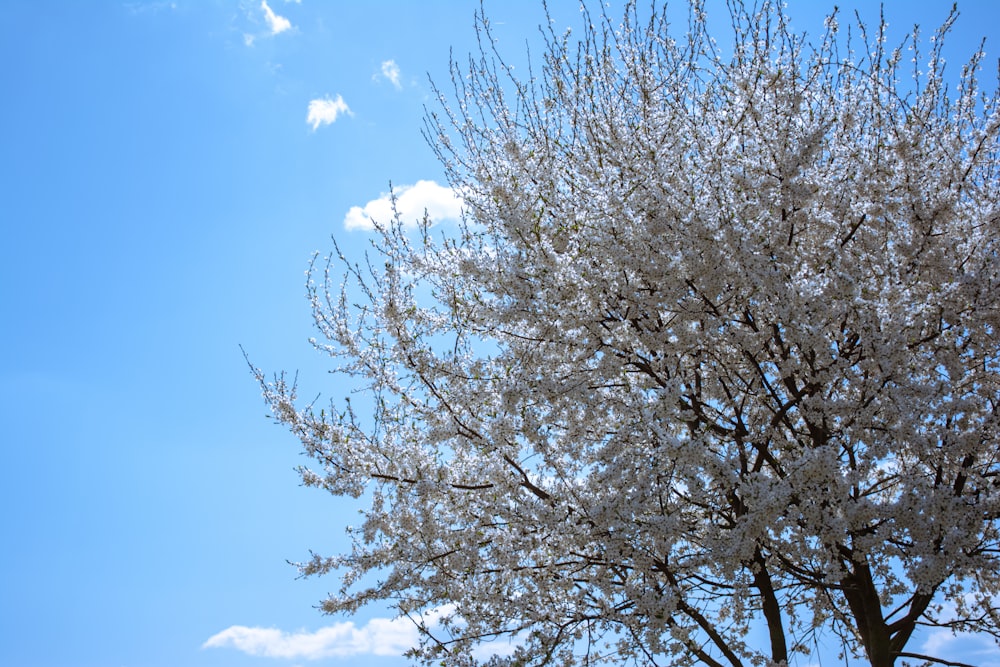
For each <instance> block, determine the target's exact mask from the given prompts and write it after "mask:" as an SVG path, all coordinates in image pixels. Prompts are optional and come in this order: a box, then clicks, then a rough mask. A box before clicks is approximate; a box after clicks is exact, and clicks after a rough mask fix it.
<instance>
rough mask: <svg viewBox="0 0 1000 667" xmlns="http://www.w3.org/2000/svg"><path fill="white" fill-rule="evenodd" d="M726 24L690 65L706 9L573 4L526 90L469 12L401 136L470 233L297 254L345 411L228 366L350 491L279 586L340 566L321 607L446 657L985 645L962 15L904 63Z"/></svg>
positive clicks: (582, 659)
mask: <svg viewBox="0 0 1000 667" xmlns="http://www.w3.org/2000/svg"><path fill="white" fill-rule="evenodd" d="M729 7H730V17H729V18H730V19H731V20H730V21H729V22H727V23H725V25H726V26H727V30H728V34H727V35H726V38H725V39H722V38H720V39H719V41H718V42H717V41H716V40H715V39H713V37H712V36H711V35H710V34H709V30H708V22H707V19H706V16H705V15H704V11H703V9H702V7H701V5H700V4H699V3H697V2H696V3H694V4H693V5H692V6H691V8H690V14H689V21H688V24H687V25H686V26H682V29H680V30H678V29H677V28H676V26H671V25H670V23H669V21H668V20H667V15H666V10H665V8H662V9H661V8H656V7H653V8H652V9H651V10H650V9H646V10H644V9H642V8H641V7H638V6H637V5H636V4H629V5H628V6H627V7H626V9H625V12H624V18H621V17H620V16H616V17H611V16H608V15H605V14H604V13H603V11H601V12H597V13H592V12H590V11H587V10H586V8H585V11H584V13H583V21H582V23H583V25H582V29H579V30H578V31H577V32H574V33H572V34H571V33H566V34H561V33H557V32H555V31H552V30H550V29H549V28H548V27H546V28H543V34H544V35H545V43H546V50H545V53H544V54H543V55H542V57H541V59H540V60H536V61H535V62H533V64H532V66H533V69H532V71H531V72H530V73H529V74H528V75H527V76H526V77H525V78H518V77H517V76H515V75H514V73H513V70H512V69H511V68H510V67H508V66H507V65H506V64H505V62H504V60H503V58H502V56H501V55H500V54H499V53H498V52H497V51H496V49H495V48H494V46H493V42H492V40H491V36H490V30H489V23H488V20H486V19H485V18H482V17H481V18H480V22H479V24H478V29H479V30H480V35H481V44H482V49H481V52H480V53H478V54H476V55H474V56H473V57H471V58H470V59H469V61H468V63H465V64H458V63H455V64H454V65H453V79H452V82H453V87H452V88H451V89H448V90H447V91H446V92H441V106H440V108H439V110H438V111H436V112H432V113H430V114H429V115H428V118H427V125H426V127H427V135H428V138H429V140H430V142H431V143H432V145H433V147H434V149H435V150H436V151H437V153H438V155H439V156H440V158H441V160H442V163H443V164H444V166H445V167H446V169H447V173H448V175H449V179H450V184H451V186H452V187H453V188H454V189H455V191H456V192H457V193H458V194H459V195H460V196H461V198H462V200H463V206H464V215H463V221H462V223H461V224H459V225H456V226H448V227H444V226H442V227H434V226H433V224H432V223H433V221H432V220H429V219H426V218H425V219H424V221H423V222H422V223H421V224H420V225H419V226H417V227H416V228H413V227H408V226H407V224H406V222H407V221H404V220H402V219H401V218H400V216H396V219H393V220H385V221H380V222H381V224H380V225H379V226H378V229H377V238H376V239H375V241H374V243H373V250H372V251H371V253H370V256H369V258H368V260H367V262H362V263H358V262H356V261H352V260H351V259H350V258H347V257H345V256H344V255H343V253H340V252H339V251H337V252H334V253H332V254H331V256H330V258H329V259H328V261H326V262H323V261H318V262H316V263H315V264H314V267H313V270H312V272H311V274H310V278H309V282H308V294H309V298H310V300H311V303H312V308H313V312H314V316H315V323H316V326H317V327H318V330H319V333H320V334H321V337H320V338H319V339H318V340H316V341H314V343H315V345H316V346H317V347H319V348H320V349H321V350H324V351H326V352H329V354H330V355H331V356H332V357H333V358H334V359H336V360H337V370H338V372H339V373H342V374H346V375H347V376H350V377H352V378H354V381H355V382H357V383H359V386H361V387H362V388H363V389H364V390H365V391H366V392H367V394H368V395H369V396H370V397H371V405H372V407H371V409H370V410H369V409H365V410H364V411H363V412H362V411H361V410H355V409H354V408H352V407H351V404H350V402H349V401H347V402H345V401H344V400H343V398H342V397H336V398H335V399H334V400H333V401H332V402H331V403H330V405H329V406H325V407H323V408H322V409H320V408H319V407H318V406H315V405H314V404H303V403H302V402H301V401H299V400H298V399H297V397H296V387H295V386H294V383H293V382H290V381H288V380H286V378H285V376H283V375H278V376H275V377H274V378H273V379H268V378H266V377H265V376H264V374H263V373H262V372H260V371H255V372H256V373H257V376H258V378H259V379H260V381H261V383H262V386H263V387H264V393H265V398H266V400H267V402H268V403H269V405H270V407H271V409H272V412H273V415H274V416H275V417H276V418H277V419H278V420H280V421H281V422H283V423H284V424H286V425H287V426H288V427H289V428H291V430H292V431H293V432H294V433H295V434H296V435H297V436H298V438H300V439H301V441H302V443H303V445H304V446H305V449H306V451H307V452H308V454H309V455H310V456H311V457H312V458H313V459H315V462H316V465H315V466H314V467H313V468H303V469H302V470H301V474H302V478H303V480H304V481H305V483H306V484H309V485H314V486H317V487H322V488H323V489H326V490H327V491H329V492H330V493H332V494H335V495H346V496H351V497H354V498H358V499H363V502H364V507H365V510H364V520H363V524H362V525H361V526H359V527H357V528H353V529H349V531H350V533H351V535H352V537H353V544H354V546H353V548H352V550H351V551H350V552H349V553H344V554H340V555H333V556H327V555H316V556H315V557H314V558H313V559H312V560H310V561H308V562H305V563H302V564H301V568H302V571H303V573H305V574H308V575H313V574H324V573H329V572H335V573H336V574H337V576H339V577H340V578H341V581H342V586H341V589H340V592H339V594H337V595H334V596H332V597H330V598H329V599H328V600H326V601H325V602H324V603H323V608H324V609H325V610H326V611H329V612H352V611H355V610H357V609H358V608H360V607H362V606H364V605H366V604H369V603H374V602H379V601H382V602H388V603H390V604H391V605H392V606H393V607H394V608H395V609H396V610H397V611H398V612H399V613H400V614H406V615H409V616H411V617H413V618H414V620H415V621H416V622H417V623H419V624H420V625H421V626H422V628H423V630H424V640H423V643H422V644H421V646H420V647H419V648H417V649H416V650H415V651H414V657H416V658H419V659H421V660H423V661H425V662H427V663H432V662H433V663H434V664H442V665H447V666H459V665H462V666H464V665H473V664H479V663H481V662H486V663H489V664H495V665H522V664H532V665H542V664H553V665H571V664H584V665H591V664H602V663H611V664H637V665H693V664H701V665H709V666H712V667H719V666H727V667H741V666H744V665H783V664H786V663H787V664H794V663H795V661H796V659H797V658H796V656H797V655H803V654H809V653H810V652H812V653H816V652H819V653H820V654H826V655H830V654H831V652H832V653H833V654H836V653H838V652H842V653H843V654H844V655H846V656H848V657H851V656H853V657H855V658H858V659H861V660H864V661H866V662H867V663H869V664H871V665H872V666H873V667H889V666H891V665H894V664H900V663H902V662H905V661H908V662H910V663H911V664H917V663H922V662H925V661H929V662H936V663H940V664H957V663H953V662H948V656H944V655H928V656H924V655H920V654H919V652H918V651H916V650H915V649H914V648H913V646H912V645H911V644H913V642H911V639H912V638H913V637H914V632H915V631H916V630H917V629H918V628H919V627H921V626H930V627H935V626H936V627H941V628H950V629H952V630H954V631H960V632H974V633H988V634H989V635H992V636H993V637H995V638H996V637H1000V614H998V607H1000V605H998V598H997V594H998V592H1000V559H998V549H1000V535H998V530H997V528H998V526H997V520H998V516H1000V438H998V436H1000V262H998V250H1000V180H998V175H1000V174H998V157H1000V153H998V135H1000V110H998V104H997V97H996V96H995V92H984V91H982V90H981V88H980V83H979V77H980V74H981V69H982V67H981V66H982V64H983V63H984V61H985V56H984V53H983V52H982V51H981V50H980V51H979V52H977V53H975V54H974V55H973V56H972V58H971V60H970V61H969V62H968V63H967V64H966V65H965V67H964V68H963V69H962V70H961V73H960V75H959V76H956V77H955V78H954V80H953V81H952V82H951V84H949V83H948V81H947V79H946V77H945V71H944V62H943V59H942V56H941V48H942V43H943V38H944V36H945V34H946V33H947V31H948V27H949V25H950V23H951V20H952V19H949V22H948V23H946V24H945V25H944V26H943V27H942V28H941V29H940V30H938V32H937V33H935V37H934V39H931V40H927V41H928V42H929V45H928V46H927V47H926V50H925V51H922V50H921V47H922V44H923V42H922V39H921V38H920V36H919V35H918V34H916V33H914V34H913V35H911V36H910V37H909V38H908V40H907V41H906V42H904V43H903V44H901V45H900V46H899V47H898V48H894V47H893V45H891V44H888V43H887V39H886V26H885V24H884V23H882V24H881V25H875V26H873V27H868V28H866V27H865V26H864V25H860V24H858V23H856V22H854V21H853V20H848V19H844V18H843V17H839V16H837V15H836V14H833V15H831V16H830V18H829V19H828V20H827V22H826V24H825V26H824V29H823V30H822V31H821V32H820V34H819V36H818V38H816V39H814V40H810V39H807V38H806V37H805V36H804V35H801V34H797V33H794V32H793V31H792V30H791V28H790V27H789V21H788V17H787V16H786V14H785V13H784V11H785V10H783V9H782V8H781V7H780V6H779V5H778V4H777V3H772V2H764V3H762V4H761V5H760V6H758V7H755V8H753V9H749V8H746V7H745V6H744V5H743V4H742V3H739V2H732V3H730V5H729ZM952 18H954V16H953V17H952ZM838 21H842V22H844V23H845V24H850V26H851V28H850V29H843V30H842V29H841V28H840V27H839V26H838ZM911 49H912V50H911ZM911 57H912V58H913V61H912V62H911V60H910V58H911ZM955 84H957V86H956V85H955ZM342 278H343V279H342ZM503 637H511V638H513V646H514V648H513V649H512V650H511V651H508V652H507V653H504V654H497V655H493V656H492V657H490V656H489V655H488V653H484V652H483V651H482V649H481V647H480V645H481V644H482V643H483V642H488V641H489V640H491V639H494V638H503ZM477 647H479V648H478V649H477ZM477 656H479V657H477ZM799 660H800V664H801V659H799Z"/></svg>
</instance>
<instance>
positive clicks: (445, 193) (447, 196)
mask: <svg viewBox="0 0 1000 667" xmlns="http://www.w3.org/2000/svg"><path fill="white" fill-rule="evenodd" d="M392 194H395V196H396V211H398V213H399V215H400V219H401V220H402V222H403V224H405V225H408V226H413V225H416V224H417V223H418V222H419V221H420V220H421V219H422V218H423V217H424V212H425V211H426V212H427V215H429V216H430V217H431V219H432V220H434V221H435V222H440V221H441V220H458V219H459V218H460V217H461V216H462V200H461V198H460V197H459V196H458V195H457V194H456V193H455V191H454V190H452V189H451V188H446V187H444V186H443V185H438V184H437V183H435V182H434V181H417V182H416V183H415V184H413V185H402V186H399V187H396V188H393V193H388V192H383V193H382V195H381V196H380V197H379V198H378V199H373V200H371V201H369V202H368V203H367V204H365V205H364V206H352V207H351V208H350V210H348V212H347V215H346V216H344V229H347V230H352V229H366V230H370V229H374V228H375V222H376V221H377V222H378V223H379V224H388V223H389V222H391V221H392V218H393V210H392Z"/></svg>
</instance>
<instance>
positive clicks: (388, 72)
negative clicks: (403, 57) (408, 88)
mask: <svg viewBox="0 0 1000 667" xmlns="http://www.w3.org/2000/svg"><path fill="white" fill-rule="evenodd" d="M382 76H384V77H385V78H387V79H389V81H391V82H392V85H394V86H395V87H396V88H397V89H399V88H402V86H401V85H400V84H399V65H397V64H396V61H395V60H386V61H384V62H383V63H382Z"/></svg>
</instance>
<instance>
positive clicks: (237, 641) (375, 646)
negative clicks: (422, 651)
mask: <svg viewBox="0 0 1000 667" xmlns="http://www.w3.org/2000/svg"><path fill="white" fill-rule="evenodd" d="M419 640H420V634H419V632H418V631H417V626H416V625H414V623H413V622H412V621H411V620H410V619H408V618H394V619H388V618H373V619H371V620H370V621H368V623H366V624H365V625H364V626H362V627H360V628H359V627H357V626H356V625H354V623H351V622H349V621H348V622H345V623H335V624H333V625H330V626H327V627H325V628H320V629H319V630H316V631H315V632H306V631H299V632H284V631H282V630H279V629H277V628H248V627H246V626H243V625H234V626H232V627H229V628H226V629H225V630H223V631H222V632H220V633H218V634H216V635H213V636H212V637H209V638H208V640H207V641H206V642H205V643H204V644H202V648H227V647H228V648H235V649H236V650H238V651H242V652H243V653H246V654H247V655H255V656H263V657H266V658H286V659H290V660H295V659H305V660H319V659H321V658H330V657H346V656H352V655H402V654H403V653H405V652H406V651H408V650H409V649H411V648H413V647H415V646H416V645H417V644H418V643H419Z"/></svg>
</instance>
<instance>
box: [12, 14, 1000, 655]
mask: <svg viewBox="0 0 1000 667" xmlns="http://www.w3.org/2000/svg"><path fill="white" fill-rule="evenodd" d="M553 4H554V5H555V11H556V14H557V16H558V17H559V20H563V18H565V20H566V21H567V22H568V21H570V20H571V19H572V18H573V16H574V14H575V4H572V3H562V2H555V3H553ZM841 4H842V6H844V7H845V8H846V7H854V6H862V7H863V11H864V12H865V14H866V15H867V16H869V17H875V16H877V7H875V6H874V3H870V4H868V5H867V6H866V4H865V3H858V2H854V3H851V2H843V3H841ZM950 4H951V3H950V2H945V1H940V2H929V1H925V2H902V1H900V0H894V1H890V2H886V14H887V16H888V17H889V19H890V21H891V22H892V23H893V25H895V26H897V27H899V28H900V29H903V28H905V27H906V26H909V25H911V24H913V23H914V22H919V23H921V24H924V25H926V26H928V27H932V26H936V25H937V24H938V23H940V21H941V20H943V18H944V17H945V15H946V14H947V10H948V7H949V6H950ZM790 5H791V6H790V13H791V15H792V17H793V21H794V23H795V25H796V27H798V28H799V29H801V30H809V31H810V32H817V31H818V30H819V29H820V26H821V16H822V13H823V9H826V8H827V3H813V2H811V1H810V2H807V1H805V0H792V2H791V3H790ZM478 6H479V3H478V0H462V1H457V0H456V1H445V0H424V1H423V2H420V3H417V2H388V1H387V2H382V3H378V4H374V3H373V4H367V3H361V2H353V3H348V2H319V1H318V0H301V2H287V1H286V0H268V2H267V3H261V2H249V1H248V2H237V1H229V0H175V1H173V2H146V1H142V0H136V1H134V2H110V1H102V2H98V1H94V2H86V3H84V2H70V1H69V0H65V1H62V2H56V1H54V0H53V1H38V0H7V1H6V2H4V3H3V6H2V7H0V30H2V34H3V39H2V40H0V60H2V62H3V63H4V67H3V71H2V73H0V85H2V89H3V91H4V95H3V100H4V101H3V102H2V103H0V126H2V127H3V128H4V132H3V134H2V136H0V155H2V160H0V196H2V202H3V212H2V214H0V224H2V226H3V240H2V242H0V306H2V311H0V312H2V313H3V326H2V328H0V406H2V410H3V416H4V419H3V422H2V425H0V457H2V458H0V503H2V505H0V506H2V510H0V534H2V536H3V539H2V542H0V544H2V545H3V547H2V549H0V637H2V641H0V664H4V665H18V666H21V667H91V666H93V667H168V666H169V667H174V666H179V665H184V666H187V667H198V666H203V667H214V666H225V667H231V666H243V665H248V666H249V665H261V666H270V665H274V666H275V667H285V666H286V665H288V666H290V665H305V664H314V665H320V666H326V665H362V664H370V665H382V666H384V667H393V666H395V665H400V664H403V661H402V660H400V659H399V658H398V657H394V655H393V653H394V652H398V647H399V646H400V645H402V644H405V642H406V641H409V640H410V639H411V635H410V631H409V630H408V629H407V628H406V627H404V626H400V625H398V624H392V623H390V622H388V621H387V620H386V619H384V618H382V617H384V616H385V611H384V610H379V609H374V610H370V611H368V612H366V613H365V614H361V615H359V616H357V617H355V618H352V619H344V618H327V617H323V616H321V615H320V613H319V612H318V611H317V610H316V609H315V608H314V606H315V605H316V604H317V603H318V601H319V600H320V599H321V598H322V597H323V596H324V595H325V594H326V592H327V591H330V590H334V589H335V588H336V582H334V581H324V580H323V579H319V580H299V579H296V576H295V575H296V573H295V571H294V569H293V568H291V567H290V566H289V565H288V564H287V563H286V560H296V559H304V558H306V557H308V552H309V550H310V549H315V550H317V551H319V552H336V551H337V550H338V549H340V548H343V546H344V544H345V542H344V539H343V531H342V529H343V526H344V525H345V524H347V523H351V522H353V521H354V516H355V513H356V510H357V507H355V506H353V505H352V504H351V503H349V502H347V501H340V500H336V499H333V498H330V497H329V496H326V495H324V494H322V493H320V492H317V491H312V490H307V489H303V488H301V487H299V484H298V477H297V475H296V473H295V472H294V470H293V469H294V467H295V466H296V465H298V464H300V463H303V462H304V460H303V458H302V457H301V456H300V455H299V453H298V452H299V449H298V446H297V443H296V442H295V441H294V440H293V438H292V437H291V436H290V435H288V434H286V433H285V432H284V431H283V430H282V429H281V428H280V427H277V426H274V425H272V424H270V423H269V421H268V420H267V419H266V418H265V412H266V411H265V408H264V406H263V403H262V401H261V399H260V396H259V391H258V388H257V387H256V385H255V384H254V382H253V379H252V377H251V375H250V373H249V371H248V369H247V367H246V364H245V362H244V360H243V357H242V355H241V352H240V347H239V346H240V345H242V346H243V347H244V348H245V349H246V350H247V352H248V353H249V354H250V356H251V358H252V359H253V361H254V363H256V364H257V365H259V366H262V367H263V368H265V369H268V370H279V369H289V370H295V369H299V372H300V380H301V384H302V385H303V386H304V387H306V388H308V390H310V391H312V390H315V391H317V392H318V391H322V392H323V393H324V395H326V396H335V395H337V394H338V392H343V391H345V390H346V388H345V387H343V386H338V380H337V378H336V377H333V376H330V375H327V374H326V368H327V365H326V364H325V362H324V360H323V359H322V358H321V357H320V356H318V354H317V353H316V352H314V351H313V350H312V348H311V347H310V346H309V345H308V343H307V339H308V338H309V336H311V335H312V330H311V326H310V322H311V320H310V313H309V310H308V304H307V303H306V302H305V300H304V298H303V294H304V288H303V283H304V275H303V272H304V270H305V269H306V266H307V263H308V260H309V258H310V255H311V253H312V252H313V251H315V250H320V251H324V250H327V249H329V247H330V241H329V237H330V235H331V234H335V235H336V236H337V238H338V240H339V241H340V242H341V244H342V245H343V247H344V248H345V249H346V250H347V251H348V252H349V253H352V254H355V255H356V256H358V257H359V258H360V257H361V253H363V252H364V249H365V248H366V245H367V243H368V239H369V236H368V234H367V233H366V232H365V230H364V229H363V224H364V216H365V214H367V213H372V214H375V215H377V213H378V211H379V210H380V208H379V206H380V205H379V204H378V199H379V197H380V196H381V195H382V194H383V193H384V192H385V191H386V190H387V189H388V184H389V182H390V181H391V182H392V183H393V184H395V185H397V186H401V187H402V188H404V191H405V188H406V187H407V186H415V187H413V188H412V189H411V190H410V191H409V197H408V200H407V201H408V202H409V203H410V204H412V206H413V207H414V208H415V209H417V210H419V209H422V208H423V207H424V206H429V207H431V210H432V212H434V211H436V212H438V215H439V216H440V217H446V216H447V215H449V214H450V213H451V211H452V210H453V206H454V203H453V201H452V200H451V199H450V197H449V193H448V192H447V190H445V189H444V188H443V186H444V185H445V183H444V182H443V180H442V174H443V170H442V169H441V168H440V166H439V165H438V164H437V163H436V161H435V159H434V156H433V154H432V152H431V151H430V149H429V148H428V147H427V146H426V144H425V143H424V140H423V138H422V137H421V135H420V128H421V125H422V117H423V109H424V105H425V104H433V100H432V94H431V89H430V86H429V85H428V82H427V75H428V74H430V75H431V76H432V77H433V78H434V80H435V81H437V82H439V83H442V84H445V83H447V77H448V73H447V64H448V58H449V50H450V49H453V50H454V53H455V54H456V55H457V56H460V57H461V56H464V55H465V54H467V53H468V52H469V51H470V50H472V49H473V48H474V46H475V33H474V31H473V29H472V23H473V12H474V11H475V10H476V8H478ZM960 8H961V10H962V12H963V15H962V18H961V19H960V21H959V24H958V26H957V27H956V30H955V34H954V36H953V38H952V40H951V44H952V49H953V52H954V53H955V54H956V59H957V56H958V55H961V56H966V55H968V54H969V53H971V50H972V49H973V48H974V47H975V46H976V45H977V44H978V40H979V38H980V37H982V36H988V37H989V41H988V43H987V50H988V51H989V52H990V54H992V59H991V61H990V62H994V63H995V62H996V60H995V59H996V54H997V53H998V52H1000V34H998V26H1000V5H997V4H994V3H993V2H992V1H991V0H979V1H978V2H965V3H961V7H960ZM486 9H487V11H488V13H489V14H490V15H491V16H492V17H493V20H494V22H495V25H496V30H497V33H496V34H497V36H498V37H499V39H500V45H501V49H503V50H504V52H506V53H510V54H512V56H513V57H514V59H517V58H519V57H520V56H521V54H523V51H524V43H525V39H531V40H535V38H536V35H537V30H536V26H537V25H538V24H539V23H540V22H541V20H542V19H543V16H542V13H541V9H540V3H539V2H536V1H534V0H531V1H528V0H523V1H522V0H517V1H504V2H500V1H496V0H487V1H486ZM714 11H717V8H716V9H715V10H714ZM721 20H722V19H720V21H721ZM957 64H958V63H957V62H956V66H957ZM956 69H957V67H956ZM435 184H436V185H435ZM366 207H367V208H366ZM359 226H360V228H359ZM346 227H350V228H351V229H346ZM346 623H352V624H353V625H342V624H346ZM338 624H341V625H338ZM241 628H242V629H241ZM213 638H214V639H213ZM928 641H947V640H945V639H944V638H931V639H929V640H928ZM977 647H978V644H977V643H976V641H974V640H969V641H966V642H964V643H962V644H961V646H960V645H959V644H957V643H956V644H954V650H955V655H956V656H958V655H966V656H973V652H974V651H976V650H978V648H977ZM381 653H389V655H380V654H381ZM267 654H271V655H270V656H268V655H267ZM993 655H994V657H993V658H992V660H994V661H996V660H998V659H997V658H996V657H995V656H996V654H995V653H994V654H993ZM970 659H971V660H972V662H976V663H979V662H984V661H986V660H987V658H985V657H982V656H980V657H978V658H976V657H974V656H973V657H970Z"/></svg>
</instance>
